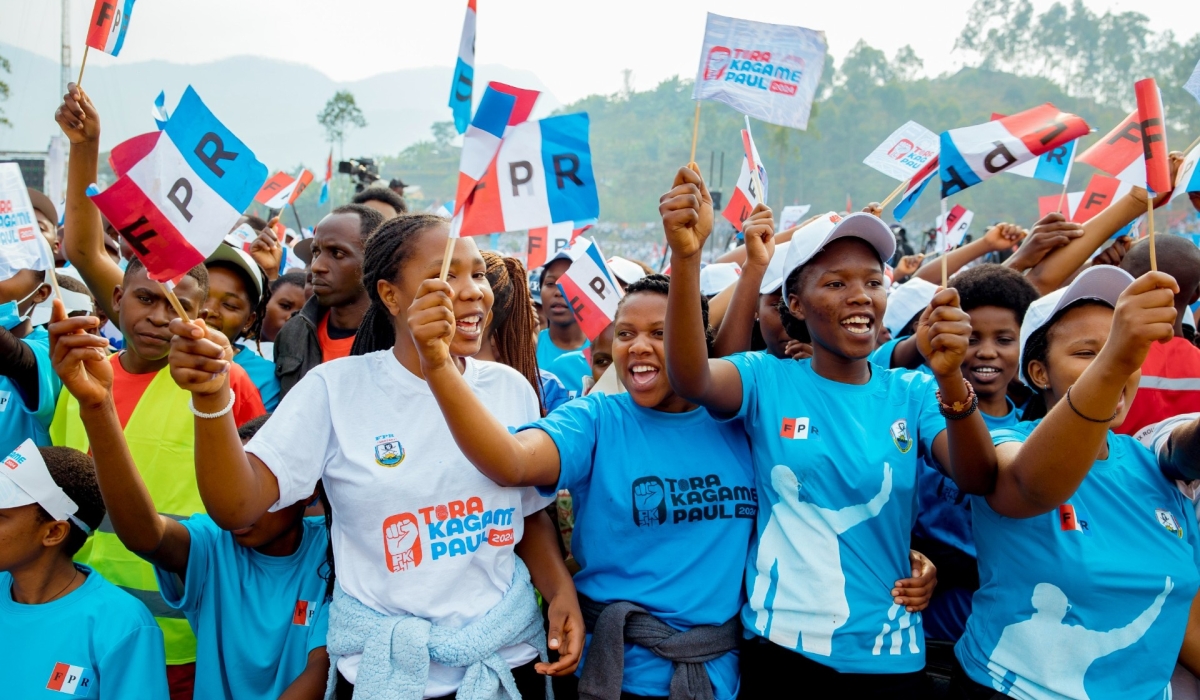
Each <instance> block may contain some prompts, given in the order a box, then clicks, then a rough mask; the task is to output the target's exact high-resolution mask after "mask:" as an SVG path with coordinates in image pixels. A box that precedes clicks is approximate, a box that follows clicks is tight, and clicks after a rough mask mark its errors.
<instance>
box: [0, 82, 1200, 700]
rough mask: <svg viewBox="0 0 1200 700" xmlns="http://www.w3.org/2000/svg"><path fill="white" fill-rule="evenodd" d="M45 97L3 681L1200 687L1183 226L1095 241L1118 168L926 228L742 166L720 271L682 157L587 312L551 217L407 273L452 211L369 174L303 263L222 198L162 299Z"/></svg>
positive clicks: (352, 692) (0, 446)
mask: <svg viewBox="0 0 1200 700" xmlns="http://www.w3.org/2000/svg"><path fill="white" fill-rule="evenodd" d="M55 116H56V120H57V122H58V124H59V125H60V127H61V128H62V131H63V132H64V133H65V134H66V136H67V137H68V139H69V140H70V156H69V168H68V187H67V194H66V204H65V212H64V216H63V226H62V227H61V229H58V228H57V227H56V222H57V221H58V218H59V217H58V212H57V211H55V208H54V205H53V203H51V202H50V201H49V200H48V199H47V198H45V197H44V196H40V194H37V195H35V194H34V193H32V192H31V195H32V198H33V201H34V203H35V207H36V208H37V210H38V212H39V216H38V221H39V224H40V225H41V227H42V231H43V233H44V235H46V236H47V239H48V241H49V242H50V243H51V244H52V246H53V247H54V249H55V250H56V252H57V253H58V260H59V267H58V268H57V270H56V271H55V275H56V279H57V282H58V284H59V285H60V287H61V292H60V293H59V294H58V295H57V296H58V297H61V298H56V295H55V293H54V291H53V289H52V282H53V281H52V280H51V279H50V278H49V273H47V272H41V271H34V270H22V271H20V272H19V273H18V274H17V275H16V276H14V277H13V278H11V279H8V280H3V281H0V302H2V303H0V326H2V328H0V454H4V455H9V456H8V458H7V459H6V460H5V462H4V464H5V466H6V467H8V469H0V639H5V640H8V641H9V644H8V645H7V646H8V652H7V653H6V654H5V656H4V659H3V661H0V697H5V698H37V697H58V694H59V693H68V694H74V695H76V696H82V697H89V698H150V699H151V700H157V699H160V698H163V699H165V698H172V700H176V699H183V698H193V697H194V698H197V699H201V698H203V699H205V700H208V699H209V698H226V699H229V700H234V699H236V700H259V699H264V698H286V699H289V700H294V699H298V698H334V699H337V700H343V699H348V698H357V699H358V700H374V699H377V698H378V699H385V698H386V699H392V698H414V699H420V698H450V697H457V698H460V699H462V700H485V699H491V698H498V699H499V698H514V699H515V698H552V697H557V698H559V699H560V700H561V699H564V698H565V699H567V700H570V699H572V698H583V699H585V700H643V699H648V698H656V699H664V700H665V699H667V698H669V699H670V700H732V699H734V698H748V699H758V698H772V697H819V698H825V697H829V698H833V697H838V698H843V697H847V698H887V699H889V700H904V699H906V698H957V699H971V700H974V699H982V698H1002V697H1013V698H1035V699H1041V698H1089V697H1090V698H1123V699H1124V698H1147V699H1149V698H1162V697H1174V698H1197V697H1200V682H1198V681H1197V679H1196V675H1194V674H1200V602H1198V601H1197V592H1198V590H1200V532H1198V530H1200V524H1198V513H1200V510H1198V508H1197V502H1198V501H1200V488H1198V486H1200V481H1197V480H1200V348H1198V347H1197V346H1196V345H1194V344H1193V342H1194V341H1195V339H1196V334H1195V326H1196V323H1195V318H1194V316H1193V310H1192V306H1193V305H1195V304H1196V303H1197V302H1198V301H1200V248H1197V247H1196V246H1195V245H1194V244H1193V243H1192V242H1191V241H1190V240H1188V239H1186V238H1183V237H1180V236H1174V235H1167V234H1160V235H1158V236H1157V237H1156V239H1157V240H1156V241H1155V242H1154V244H1153V245H1154V246H1155V247H1154V248H1153V249H1152V247H1151V246H1152V244H1151V241H1149V240H1147V239H1141V240H1137V241H1130V240H1127V239H1121V240H1118V241H1116V242H1115V243H1113V244H1111V245H1106V242H1107V241H1109V239H1110V238H1111V237H1112V236H1113V234H1114V233H1116V232H1118V231H1120V230H1121V229H1122V228H1124V227H1125V226H1126V225H1127V224H1128V223H1129V222H1130V221H1132V220H1133V219H1135V218H1136V217H1137V216H1138V215H1139V214H1141V213H1144V212H1145V210H1146V207H1147V198H1148V197H1149V196H1150V195H1148V194H1147V192H1146V191H1145V190H1142V189H1138V188H1135V189H1133V190H1132V191H1130V192H1129V193H1128V194H1126V195H1124V196H1123V198H1121V199H1119V200H1118V201H1116V202H1114V203H1113V204H1112V205H1111V206H1110V207H1108V208H1107V209H1106V210H1105V211H1104V212H1102V213H1101V214H1100V215H1098V216H1096V217H1095V218H1093V219H1092V220H1090V221H1088V222H1087V223H1085V224H1076V223H1072V222H1069V221H1067V220H1066V219H1065V218H1064V217H1063V216H1062V215H1060V214H1049V215H1047V216H1045V217H1043V218H1042V219H1041V220H1039V221H1038V222H1037V223H1036V224H1035V225H1034V226H1033V227H1032V230H1031V231H1026V230H1025V229H1024V228H1022V227H1021V226H1019V225H1016V224H1012V223H999V224H996V225H994V226H992V227H991V228H989V229H988V230H987V232H986V233H985V234H984V235H982V236H980V237H979V238H977V239H975V240H973V241H970V242H968V243H966V244H964V245H962V246H961V247H959V248H957V249H955V250H954V251H952V252H950V253H948V254H946V255H945V256H944V259H942V258H938V257H936V256H934V257H922V256H920V255H913V254H911V253H912V251H911V250H909V251H905V250H904V249H903V247H902V246H901V247H899V248H898V241H899V242H900V243H903V240H902V239H903V237H902V236H900V235H898V232H897V231H895V230H894V229H893V228H892V227H889V226H888V225H887V224H886V223H885V222H884V221H883V220H882V219H881V218H880V217H881V215H882V213H883V212H882V210H881V209H880V208H879V207H878V205H871V206H868V207H867V208H866V209H865V210H864V211H862V212H858V213H854V214H848V215H839V214H835V213H833V212H829V213H825V214H820V215H818V216H815V217H813V218H812V219H810V220H808V221H806V222H804V223H802V224H801V225H799V226H796V227H792V228H790V229H788V230H785V231H778V232H777V231H776V230H775V223H774V218H773V213H772V212H771V210H770V209H769V208H767V207H765V206H763V205H759V206H758V207H757V208H755V209H754V211H753V212H752V214H751V215H750V217H749V218H748V219H747V220H746V221H745V223H744V225H743V234H744V245H741V246H739V247H738V248H737V249H735V250H734V251H732V252H731V253H728V254H727V255H725V256H723V257H722V258H721V260H720V263H718V264H734V263H736V265H737V266H738V271H739V272H738V273H737V274H733V273H732V272H730V271H729V269H726V268H719V267H716V266H705V265H703V264H702V259H703V258H704V257H705V255H706V251H705V248H706V245H707V244H708V239H709V237H710V235H711V234H712V231H713V226H714V213H713V206H712V199H711V197H710V196H709V193H708V190H707V188H706V186H705V183H704V181H703V179H702V178H701V177H700V175H699V172H698V169H697V168H696V167H695V165H694V164H689V165H688V166H686V167H682V168H680V169H679V170H678V172H677V173H676V174H675V177H674V181H673V182H671V183H665V182H664V183H663V184H664V189H666V190H667V192H666V194H664V195H663V196H662V197H661V199H660V206H659V211H660V214H661V218H662V228H663V231H664V233H665V236H666V242H667V244H668V246H669V263H670V266H669V275H664V274H659V273H656V272H655V271H654V269H653V268H651V267H650V265H648V264H647V263H645V262H641V261H638V260H631V259H628V258H624V257H614V258H612V259H610V260H609V261H608V264H609V267H610V269H611V271H612V274H613V275H614V276H615V277H616V278H617V282H619V283H620V286H621V287H622V289H623V296H622V299H621V301H620V304H619V306H618V307H617V310H616V314H615V318H614V319H613V322H612V324H611V325H610V326H609V327H608V328H607V329H606V330H605V331H604V332H602V333H600V334H599V335H597V336H596V337H593V338H589V337H588V336H587V334H585V333H584V331H583V329H582V328H581V326H580V324H579V322H578V320H577V319H576V317H575V314H574V312H573V305H572V304H571V303H570V301H569V300H568V299H566V298H565V297H564V295H563V291H562V288H561V287H560V286H559V285H557V284H556V281H557V280H558V279H559V278H560V277H561V276H562V275H563V274H564V272H566V270H567V269H568V268H569V267H570V265H571V264H572V262H571V257H570V255H569V254H566V253H563V254H559V255H557V256H555V257H552V258H551V259H550V260H549V261H547V263H546V264H545V265H544V266H542V267H541V268H540V269H537V270H533V271H527V270H526V269H525V267H524V266H523V264H522V263H521V261H520V260H518V259H516V258H514V257H505V256H503V255H500V254H498V253H494V252H490V251H480V250H479V248H478V246H477V244H476V242H475V240H474V239H471V238H462V239H458V240H457V241H456V242H455V243H454V245H453V247H452V250H453V256H452V259H451V260H450V262H449V274H442V275H439V273H440V272H441V271H442V269H443V257H444V254H445V251H447V250H451V248H448V247H447V237H448V235H449V224H448V222H447V221H446V220H445V219H444V218H441V217H439V216H437V215H434V214H428V213H416V212H409V211H407V205H406V203H405V201H404V199H403V198H402V197H400V196H399V195H398V194H396V193H395V192H392V191H391V190H388V189H386V188H367V189H366V190H364V191H363V193H361V194H359V195H357V196H356V197H355V200H354V202H351V203H348V204H345V205H342V206H338V207H336V208H334V209H333V210H332V212H331V213H330V214H328V215H327V216H325V217H324V218H323V219H321V221H320V223H319V224H318V225H317V226H316V228H315V231H314V235H313V237H312V239H311V243H306V245H305V248H306V249H305V250H303V251H302V252H301V255H302V257H304V258H305V260H306V268H305V270H304V272H285V271H283V270H282V269H281V268H282V267H283V265H282V264H281V261H282V258H283V246H282V244H281V241H280V237H279V235H278V234H277V228H276V222H275V220H270V221H268V220H264V219H262V218H259V217H256V216H252V215H247V216H244V217H243V218H242V219H241V220H240V221H239V225H240V224H246V225H249V226H250V227H251V228H252V229H254V231H255V232H256V233H257V238H256V239H255V240H254V241H253V243H251V244H250V245H249V246H247V247H246V248H245V249H243V248H238V247H235V246H232V245H228V244H223V245H222V246H221V247H220V248H219V249H218V251H217V252H216V253H214V254H213V255H212V256H211V257H209V259H208V260H207V261H205V263H204V264H203V265H199V266H197V267H195V268H194V269H192V270H190V271H188V273H187V274H186V275H185V276H184V277H182V278H181V279H180V280H179V281H178V282H176V283H175V284H174V285H173V293H174V295H175V296H176V297H177V300H178V303H179V306H180V310H181V311H182V312H183V313H184V314H186V318H184V317H181V315H180V313H179V312H178V311H177V310H176V309H175V308H174V306H173V304H172V303H171V301H172V300H171V299H169V298H168V295H167V293H166V291H165V289H164V288H163V287H161V286H160V285H159V284H157V283H156V282H154V281H153V280H151V279H150V277H149V276H148V274H147V271H146V269H145V267H144V266H143V265H142V263H141V262H140V261H139V260H138V258H137V257H136V256H134V255H133V254H132V251H131V250H130V249H129V248H128V245H127V244H126V242H125V241H123V239H122V237H121V235H120V233H119V232H117V231H115V230H113V227H112V226H111V225H109V224H108V223H107V222H106V221H105V220H104V219H103V218H102V217H101V215H100V213H99V211H98V210H97V209H96V208H95V206H94V205H93V204H92V202H91V201H90V200H89V198H88V196H87V187H88V185H89V184H90V183H92V182H94V181H95V180H96V175H97V167H98V160H99V157H100V147H99V137H100V124H101V119H100V112H99V110H98V108H97V106H96V105H94V104H93V103H92V102H91V100H90V99H89V98H88V96H87V95H86V94H85V93H84V92H83V91H82V90H81V89H79V88H78V87H76V86H74V85H72V86H71V87H70V89H69V92H68V94H67V95H66V96H65V97H64V101H63V104H62V106H61V107H60V108H59V110H58V112H57V113H56V115H55ZM1178 162H1179V158H1178V156H1176V157H1175V158H1174V164H1175V166H1176V167H1177V166H1178ZM1166 196H1168V195H1160V197H1166ZM1192 197H1193V200H1192V201H1193V203H1194V204H1195V205H1196V207H1197V208H1198V209H1200V196H1197V195H1192ZM1098 251H1099V252H1098ZM993 261H994V262H993ZM652 262H657V261H652ZM889 262H891V263H893V264H894V269H893V266H892V265H889V264H888V263H889ZM943 274H948V275H949V283H948V284H946V285H944V286H943V279H942V276H943ZM81 299H82V300H84V302H80V301H79V300H81ZM70 300H74V301H73V302H72V303H68V302H69V301H70ZM81 307H82V308H81Z"/></svg>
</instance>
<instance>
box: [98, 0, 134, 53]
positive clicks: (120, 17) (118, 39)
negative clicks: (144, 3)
mask: <svg viewBox="0 0 1200 700" xmlns="http://www.w3.org/2000/svg"><path fill="white" fill-rule="evenodd" d="M132 14H133V0H96V6H95V7H93V8H92V21H91V23H90V24H89V25H88V32H87V46H88V48H90V49H96V50H98V51H103V52H104V53H106V54H110V55H112V56H116V55H117V54H119V53H121V47H122V46H124V45H125V32H126V31H128V30H129V17H130V15H132Z"/></svg>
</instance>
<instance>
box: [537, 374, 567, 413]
mask: <svg viewBox="0 0 1200 700" xmlns="http://www.w3.org/2000/svg"><path fill="white" fill-rule="evenodd" d="M538 378H539V379H540V387H539V389H540V390H541V394H542V407H543V408H545V409H546V413H549V412H550V411H553V410H554V409H556V408H558V407H559V406H561V405H563V404H564V403H566V402H568V401H570V400H571V398H572V397H571V395H570V394H568V393H567V388H566V387H565V386H563V383H562V380H561V379H559V378H558V376H557V375H555V374H554V373H553V372H547V371H546V370H544V369H539V370H538Z"/></svg>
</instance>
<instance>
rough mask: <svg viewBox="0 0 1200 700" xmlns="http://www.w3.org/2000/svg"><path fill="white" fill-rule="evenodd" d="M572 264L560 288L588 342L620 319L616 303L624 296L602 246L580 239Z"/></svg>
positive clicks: (562, 279)
mask: <svg viewBox="0 0 1200 700" xmlns="http://www.w3.org/2000/svg"><path fill="white" fill-rule="evenodd" d="M570 254H571V257H572V259H573V262H572V263H571V266H570V267H568V268H567V269H566V271H565V272H563V274H562V277H559V278H558V288H559V289H560V290H562V294H563V298H564V299H566V300H567V303H568V304H569V305H570V306H571V311H572V313H574V314H575V318H576V319H578V320H579V327H580V328H581V329H582V330H583V334H584V335H586V336H587V338H588V340H595V339H596V337H597V336H599V335H600V334H601V333H602V332H604V329H605V328H608V326H609V324H611V323H612V322H613V319H615V318H616V316H617V304H618V302H620V301H621V297H622V296H623V295H622V293H621V287H620V285H618V284H617V282H616V278H615V277H614V276H613V274H612V271H611V270H609V269H608V264H607V263H605V262H604V256H603V255H602V254H601V253H600V247H599V246H597V245H596V242H595V241H593V240H590V239H587V238H583V239H580V241H579V243H577V244H575V245H574V246H573V247H572V248H571V251H570Z"/></svg>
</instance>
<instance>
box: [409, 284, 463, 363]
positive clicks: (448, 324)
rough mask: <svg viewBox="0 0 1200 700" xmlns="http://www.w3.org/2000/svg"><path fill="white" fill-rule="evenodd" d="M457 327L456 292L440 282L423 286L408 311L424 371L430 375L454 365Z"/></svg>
mask: <svg viewBox="0 0 1200 700" xmlns="http://www.w3.org/2000/svg"><path fill="white" fill-rule="evenodd" d="M454 323H455V320H454V289H453V288H451V287H450V284H449V283H448V282H444V281H442V280H440V279H437V278H434V279H427V280H425V281H424V282H422V283H421V286H420V287H418V288H417V296H416V298H415V299H413V303H412V306H410V307H408V330H409V332H411V333H412V337H413V342H414V343H416V346H417V352H418V353H420V355H421V367H422V368H423V369H425V370H426V371H429V370H433V369H437V368H439V367H442V366H444V365H446V364H447V363H449V362H451V361H452V360H451V358H450V342H451V341H452V340H454Z"/></svg>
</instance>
